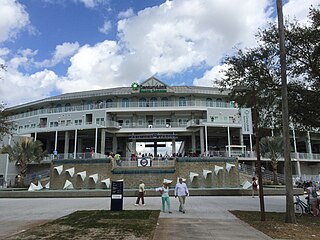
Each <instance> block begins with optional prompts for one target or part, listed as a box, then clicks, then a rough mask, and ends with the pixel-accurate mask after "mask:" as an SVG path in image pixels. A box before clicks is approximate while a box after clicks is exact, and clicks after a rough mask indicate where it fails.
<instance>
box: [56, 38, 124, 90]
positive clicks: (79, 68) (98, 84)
mask: <svg viewBox="0 0 320 240" xmlns="http://www.w3.org/2000/svg"><path fill="white" fill-rule="evenodd" d="M119 50H120V49H119V46H118V45H117V44H116V42H114V41H104V42H102V43H98V44H96V45H94V46H89V45H84V46H82V47H81V48H79V50H78V52H77V53H76V54H75V55H74V56H73V57H72V58H71V60H70V61H71V66H70V67H69V69H68V74H67V76H66V77H65V78H63V79H62V80H61V81H59V82H58V84H57V85H58V88H59V89H61V90H62V92H72V91H79V90H89V89H99V88H102V87H107V86H109V87H110V86H123V85H124V84H126V83H125V82H123V81H119V79H118V77H119V65H120V64H121V61H122V56H121V55H119V52H118V51H119Z"/></svg>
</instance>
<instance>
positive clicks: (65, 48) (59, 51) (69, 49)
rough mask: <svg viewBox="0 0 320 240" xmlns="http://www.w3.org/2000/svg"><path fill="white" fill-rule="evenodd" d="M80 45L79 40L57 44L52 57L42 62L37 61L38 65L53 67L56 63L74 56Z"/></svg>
mask: <svg viewBox="0 0 320 240" xmlns="http://www.w3.org/2000/svg"><path fill="white" fill-rule="evenodd" d="M79 47H80V45H79V43H78V42H75V43H69V42H65V43H63V44H61V45H57V46H56V49H55V52H54V54H53V57H52V59H50V60H48V59H47V60H44V61H42V62H40V63H36V65H37V66H38V67H53V66H55V65H56V64H58V63H60V62H62V61H64V60H65V59H66V58H68V57H71V56H73V55H74V54H75V53H76V51H77V50H78V49H79Z"/></svg>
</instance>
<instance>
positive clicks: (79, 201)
mask: <svg viewBox="0 0 320 240" xmlns="http://www.w3.org/2000/svg"><path fill="white" fill-rule="evenodd" d="M135 199H136V198H135V197H125V198H124V204H123V209H124V210H134V209H136V210H138V209H152V210H157V209H159V210H160V207H161V198H160V196H159V197H147V198H146V205H145V206H135V205H134V203H135ZM171 206H172V210H173V213H172V214H169V213H163V212H161V214H160V218H159V221H158V226H157V229H156V234H155V238H154V240H158V239H271V238H269V237H268V236H266V235H264V234H263V233H261V232H259V231H257V230H255V229H254V228H252V227H251V226H249V225H248V224H246V223H244V222H242V221H240V220H238V219H237V218H235V217H234V216H233V215H232V214H231V213H229V212H228V210H254V211H259V198H258V197H255V198H252V197H251V196H212V197H211V196H192V197H188V198H187V201H186V209H187V212H186V214H182V213H180V212H179V211H178V199H175V198H174V197H171ZM0 207H1V211H0V239H7V238H8V237H9V236H10V235H12V234H15V233H18V232H20V231H23V230H25V229H28V228H30V227H34V226H37V225H38V224H41V223H45V222H47V221H51V220H53V219H56V218H59V217H62V216H65V215H67V214H70V213H72V212H74V211H76V210H94V209H102V210H103V209H104V210H109V209H110V197H106V198H102V197H99V198H2V199H0ZM265 208H266V211H281V212H284V211H285V197H284V196H266V197H265Z"/></svg>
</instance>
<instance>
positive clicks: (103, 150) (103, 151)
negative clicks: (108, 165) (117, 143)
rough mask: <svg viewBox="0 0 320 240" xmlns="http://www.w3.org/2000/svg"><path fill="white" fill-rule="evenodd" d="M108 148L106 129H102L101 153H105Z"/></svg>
mask: <svg viewBox="0 0 320 240" xmlns="http://www.w3.org/2000/svg"><path fill="white" fill-rule="evenodd" d="M105 148H106V130H104V129H101V154H105Z"/></svg>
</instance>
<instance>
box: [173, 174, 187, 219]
mask: <svg viewBox="0 0 320 240" xmlns="http://www.w3.org/2000/svg"><path fill="white" fill-rule="evenodd" d="M188 195H189V190H188V187H187V185H186V184H185V183H184V182H182V178H179V182H178V183H177V184H176V187H175V189H174V196H175V197H178V199H179V203H180V206H179V212H183V213H185V212H186V209H185V202H186V196H188Z"/></svg>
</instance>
